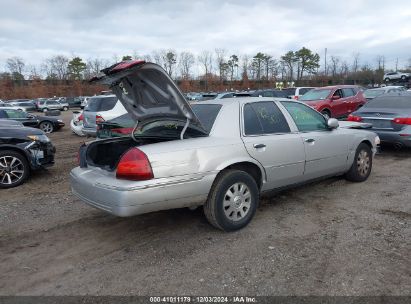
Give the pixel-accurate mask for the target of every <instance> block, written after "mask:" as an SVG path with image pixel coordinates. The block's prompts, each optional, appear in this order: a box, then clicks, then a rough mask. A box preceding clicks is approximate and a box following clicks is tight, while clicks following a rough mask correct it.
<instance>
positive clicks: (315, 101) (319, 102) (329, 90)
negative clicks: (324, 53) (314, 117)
mask: <svg viewBox="0 0 411 304" xmlns="http://www.w3.org/2000/svg"><path fill="white" fill-rule="evenodd" d="M299 101H302V102H304V103H306V104H307V105H309V106H311V107H312V108H314V109H316V110H317V111H318V112H321V113H322V114H323V115H324V116H326V117H327V118H330V117H335V118H341V117H347V116H348V115H349V114H350V113H352V112H354V111H356V110H358V108H360V107H362V106H363V105H364V104H365V103H366V99H365V97H364V94H363V91H362V90H361V89H360V87H358V86H350V85H339V86H328V87H322V88H317V89H313V90H311V91H308V92H307V93H305V94H304V95H303V96H301V97H300V99H299Z"/></svg>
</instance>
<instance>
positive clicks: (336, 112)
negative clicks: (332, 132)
mask: <svg viewBox="0 0 411 304" xmlns="http://www.w3.org/2000/svg"><path fill="white" fill-rule="evenodd" d="M334 96H338V97H339V98H338V99H334ZM331 112H332V117H337V118H338V117H341V116H344V115H345V114H346V113H347V105H346V103H345V100H344V94H343V91H342V90H341V89H336V90H335V91H334V93H333V95H332V97H331Z"/></svg>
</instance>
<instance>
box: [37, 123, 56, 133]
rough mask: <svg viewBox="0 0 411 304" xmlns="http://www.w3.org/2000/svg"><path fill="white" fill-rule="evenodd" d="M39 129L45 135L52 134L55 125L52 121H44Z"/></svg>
mask: <svg viewBox="0 0 411 304" xmlns="http://www.w3.org/2000/svg"><path fill="white" fill-rule="evenodd" d="M39 128H40V130H42V131H43V132H44V133H51V132H53V131H54V127H53V124H52V123H51V122H50V121H42V122H41V123H40V125H39Z"/></svg>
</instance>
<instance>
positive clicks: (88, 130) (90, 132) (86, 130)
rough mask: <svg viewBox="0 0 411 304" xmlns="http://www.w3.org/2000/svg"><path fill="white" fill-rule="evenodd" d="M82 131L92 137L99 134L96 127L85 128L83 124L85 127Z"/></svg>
mask: <svg viewBox="0 0 411 304" xmlns="http://www.w3.org/2000/svg"><path fill="white" fill-rule="evenodd" d="M81 132H83V133H84V135H86V136H92V137H96V136H97V130H96V129H95V128H85V127H84V126H83V128H82V129H81Z"/></svg>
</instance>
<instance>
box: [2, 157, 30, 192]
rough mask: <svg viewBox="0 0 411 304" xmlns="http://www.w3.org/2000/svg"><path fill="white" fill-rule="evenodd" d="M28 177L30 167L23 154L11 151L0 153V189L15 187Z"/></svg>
mask: <svg viewBox="0 0 411 304" xmlns="http://www.w3.org/2000/svg"><path fill="white" fill-rule="evenodd" d="M10 165H12V166H10ZM29 175H30V166H29V164H28V162H27V159H26V158H25V157H24V155H23V154H21V153H19V152H16V151H12V150H4V151H0V189H8V188H13V187H17V186H19V185H21V184H22V183H24V182H25V181H26V180H27V178H28V177H29Z"/></svg>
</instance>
